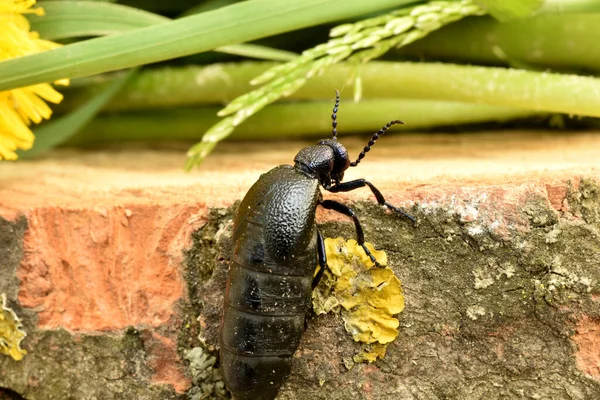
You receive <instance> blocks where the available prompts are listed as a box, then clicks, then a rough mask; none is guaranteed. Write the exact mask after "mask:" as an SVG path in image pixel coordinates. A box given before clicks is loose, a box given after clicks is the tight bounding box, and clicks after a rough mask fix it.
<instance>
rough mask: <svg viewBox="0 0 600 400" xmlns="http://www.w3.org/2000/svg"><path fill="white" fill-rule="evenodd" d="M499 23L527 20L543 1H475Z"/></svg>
mask: <svg viewBox="0 0 600 400" xmlns="http://www.w3.org/2000/svg"><path fill="white" fill-rule="evenodd" d="M477 3H479V4H481V5H482V6H483V7H484V8H485V9H487V11H488V12H489V13H490V15H492V17H494V18H496V19H497V20H499V21H510V20H512V19H519V18H527V17H530V16H532V15H533V14H534V13H535V12H536V11H537V10H538V9H539V8H540V6H541V5H542V3H544V0H477Z"/></svg>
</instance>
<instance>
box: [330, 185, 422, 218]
mask: <svg viewBox="0 0 600 400" xmlns="http://www.w3.org/2000/svg"><path fill="white" fill-rule="evenodd" d="M364 186H368V187H369V189H371V192H373V194H374V195H375V198H376V199H377V203H378V204H379V205H380V206H385V207H387V208H389V209H390V210H392V211H394V212H396V213H398V214H400V215H402V216H404V217H405V218H408V219H410V220H411V221H412V223H413V224H414V223H416V221H415V219H414V218H413V217H412V216H411V215H409V214H407V213H406V212H405V211H404V210H402V209H401V208H398V207H396V206H394V205H392V204H390V203H388V202H387V201H385V199H384V198H383V195H382V194H381V192H380V191H379V189H377V188H376V187H375V186H374V185H373V184H372V183H371V182H369V181H368V180H366V179H356V180H353V181H348V182H342V183H338V184H336V185H333V186H330V187H328V188H325V189H327V190H328V191H330V192H332V193H338V192H349V191H351V190H354V189H358V188H361V187H364Z"/></svg>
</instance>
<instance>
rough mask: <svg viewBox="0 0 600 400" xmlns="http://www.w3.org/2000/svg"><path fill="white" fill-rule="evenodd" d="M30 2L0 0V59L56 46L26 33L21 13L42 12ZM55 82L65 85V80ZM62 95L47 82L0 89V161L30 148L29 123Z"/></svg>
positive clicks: (43, 115) (47, 115) (46, 115)
mask: <svg viewBox="0 0 600 400" xmlns="http://www.w3.org/2000/svg"><path fill="white" fill-rule="evenodd" d="M33 5H35V0H0V62H2V61H4V60H8V59H11V58H16V57H22V56H26V55H29V54H34V53H39V52H42V51H45V50H49V49H53V48H55V47H58V46H59V45H58V44H56V43H53V42H50V41H48V40H43V39H40V37H39V35H38V34H37V32H30V26H29V22H28V21H27V19H26V18H25V17H24V16H23V14H26V13H35V14H37V15H42V14H43V10H42V9H41V8H35V9H32V8H31V7H32V6H33ZM55 83H57V84H63V85H66V84H68V83H69V81H68V80H66V79H64V80H61V81H57V82H55ZM62 97H63V96H62V95H61V94H60V93H58V92H57V91H56V90H54V89H53V88H52V86H50V85H49V84H47V83H40V84H37V85H33V86H28V87H24V88H18V89H12V90H6V91H2V92H0V160H2V159H6V160H14V159H16V158H17V154H16V153H15V150H17V149H23V150H27V149H29V148H31V146H32V145H33V140H34V136H33V132H31V130H30V129H29V125H30V124H31V123H32V122H34V123H36V124H37V123H39V122H41V121H42V119H48V118H50V115H51V114H52V110H51V109H50V107H48V105H47V104H46V101H49V102H51V103H59V102H60V101H61V100H62Z"/></svg>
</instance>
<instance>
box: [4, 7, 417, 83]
mask: <svg viewBox="0 0 600 400" xmlns="http://www.w3.org/2000/svg"><path fill="white" fill-rule="evenodd" d="M414 1H415V0H370V1H364V0H303V1H297V2H287V1H285V2H284V1H281V0H252V1H244V2H241V3H237V4H234V5H231V6H227V7H223V8H219V9H217V10H214V11H209V12H204V13H201V14H197V15H192V16H189V17H184V18H181V19H178V20H175V21H170V22H165V23H161V24H158V25H152V26H149V27H145V28H138V29H134V30H131V31H127V32H123V33H120V34H115V35H109V36H104V37H100V38H95V39H91V40H86V41H83V42H78V43H73V44H69V45H66V46H63V47H60V48H57V49H53V50H50V51H47V52H44V53H38V54H33V55H29V56H26V57H20V58H14V59H11V60H6V61H3V62H0V91H2V90H8V89H13V88H16V87H23V86H29V85H34V84H36V83H42V82H52V81H55V80H58V79H62V78H77V77H82V76H88V75H93V74H99V73H102V72H108V71H114V70H118V69H123V68H129V67H134V66H137V65H144V64H148V63H152V62H157V61H162V60H168V59H172V58H176V57H182V56H186V55H190V54H194V53H199V52H203V51H208V50H212V49H215V48H217V47H220V46H226V45H232V44H236V43H240V42H246V41H251V40H255V39H259V38H262V37H266V36H271V35H275V34H279V33H283V32H289V31H293V30H296V29H300V28H305V27H308V26H314V25H318V24H323V23H326V22H331V21H335V20H339V19H343V18H349V17H353V16H358V15H362V14H366V13H369V12H373V11H377V10H383V9H386V8H390V7H394V6H401V5H404V4H410V3H413V2H414Z"/></svg>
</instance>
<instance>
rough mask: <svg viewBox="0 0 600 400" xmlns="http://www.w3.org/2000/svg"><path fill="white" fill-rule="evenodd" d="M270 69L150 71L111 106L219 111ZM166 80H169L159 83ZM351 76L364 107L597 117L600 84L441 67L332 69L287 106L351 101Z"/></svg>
mask: <svg viewBox="0 0 600 400" xmlns="http://www.w3.org/2000/svg"><path fill="white" fill-rule="evenodd" d="M271 65H272V63H260V62H259V63H243V64H240V65H238V64H222V65H212V66H209V67H206V68H203V69H198V68H182V69H173V70H171V71H170V72H167V71H162V72H152V71H148V72H146V73H144V74H141V77H140V78H139V79H138V80H136V82H137V83H134V86H128V89H126V90H125V93H123V94H122V95H121V96H124V97H120V98H119V99H118V100H117V103H113V104H120V108H117V107H115V106H114V105H113V106H112V109H113V110H115V109H124V108H128V109H140V108H167V107H180V106H182V105H193V104H215V103H217V104H224V103H226V102H227V101H229V100H230V99H231V98H233V97H235V96H236V95H238V94H243V93H245V92H247V89H248V84H247V83H246V82H247V81H248V77H249V76H256V75H257V74H258V73H260V71H264V70H265V69H266V68H267V67H268V66H271ZM165 73H170V74H172V76H171V77H170V78H168V79H163V78H161V77H164V76H165V75H164V74H165ZM354 73H358V74H359V75H360V77H361V80H362V86H363V98H365V99H375V98H420V99H432V100H449V101H462V102H471V103H480V104H493V105H501V106H508V107H521V108H523V109H527V110H532V111H543V112H558V113H567V114H574V115H584V116H594V117H599V116H600V79H595V78H590V77H582V76H576V75H563V74H551V73H546V72H533V71H523V70H516V69H505V68H489V67H476V66H462V65H453V64H440V63H394V62H371V63H369V64H366V65H364V66H360V67H359V69H358V70H357V69H356V67H355V66H352V65H348V64H339V65H334V66H332V67H331V68H330V69H329V70H327V71H326V72H325V73H324V74H323V75H321V76H319V77H316V78H314V79H310V80H308V81H307V83H306V84H305V85H304V86H303V87H302V88H301V89H300V90H298V91H297V92H296V93H294V94H293V95H292V96H290V99H301V100H331V99H332V98H333V90H334V89H335V88H341V89H343V91H342V97H343V98H350V97H351V95H352V85H353V82H348V78H349V77H351V76H352V75H353V74H354ZM133 88H136V90H135V91H134V90H132V89H133ZM183 88H185V90H183ZM125 99H126V100H125Z"/></svg>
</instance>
